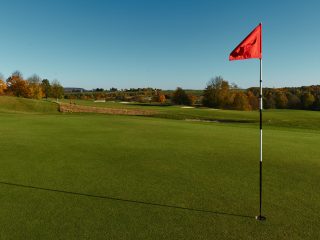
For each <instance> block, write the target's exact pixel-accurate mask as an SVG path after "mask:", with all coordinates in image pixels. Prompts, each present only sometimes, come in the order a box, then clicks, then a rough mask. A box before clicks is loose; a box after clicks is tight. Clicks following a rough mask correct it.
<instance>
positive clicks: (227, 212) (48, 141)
mask: <svg viewBox="0 0 320 240" xmlns="http://www.w3.org/2000/svg"><path fill="white" fill-rule="evenodd" d="M2 109H3V107H2ZM183 110H187V109H183ZM193 110H194V111H197V110H200V109H193ZM177 111H178V109H177ZM179 111H180V110H179ZM187 111H188V110H187ZM211 111H212V112H214V113H212V114H217V113H216V112H217V111H214V110H211ZM223 112H224V113H225V118H226V119H227V118H230V115H231V116H233V118H234V119H235V118H236V117H235V116H236V115H237V114H239V119H241V117H240V116H241V114H243V116H246V117H245V119H247V118H248V119H251V118H252V119H256V116H255V115H256V114H257V113H256V112H255V113H254V112H252V113H251V112H247V113H243V112H236V111H234V112H228V111H221V112H220V111H219V113H218V114H220V116H221V117H223ZM210 114H211V113H210ZM214 116H217V115H214ZM293 117H294V119H292V118H293ZM282 118H283V119H289V120H290V121H291V122H290V124H291V123H292V124H293V125H292V126H290V124H282V123H281V120H282ZM317 118H318V113H317V112H304V111H272V112H270V119H271V120H272V122H275V123H277V124H274V125H271V126H266V129H265V131H264V149H265V152H264V153H265V155H264V192H263V193H264V201H263V204H264V207H263V211H264V213H265V215H266V216H267V221H266V222H257V221H255V220H254V216H255V215H256V214H257V213H258V203H259V196H258V190H259V188H258V187H259V185H258V179H259V175H258V174H259V172H258V169H259V168H258V167H259V162H258V160H259V144H258V139H259V132H258V127H257V125H256V124H254V123H250V124H243V123H236V122H233V123H232V124H228V123H207V122H188V121H180V120H173V119H163V118H147V117H129V116H112V115H98V114H58V113H57V114H52V113H51V112H50V114H45V113H44V114H25V113H24V114H21V113H12V112H5V111H3V112H2V113H0V119H1V125H0V146H1V150H2V151H1V152H2V154H1V158H0V163H1V168H0V176H1V179H0V182H1V183H0V194H1V195H0V196H1V197H0V204H1V208H0V225H1V228H0V239H317V238H318V236H319V235H320V230H319V228H318V226H319V225H320V219H319V216H318V214H319V212H320V193H319V190H318V188H319V187H318V183H319V180H320V172H319V167H320V160H319V156H320V148H319V147H318V145H319V141H320V132H319V131H318V129H319V125H320V124H319V122H317V121H316V120H313V119H317ZM303 119H305V122H303ZM294 121H295V122H296V123H297V122H300V125H299V124H298V125H297V126H296V125H295V124H294ZM309 121H312V124H314V128H311V125H312V124H311V123H309ZM284 122H285V121H284ZM280 123H281V124H280ZM4 183H14V184H22V185H25V186H33V187H38V188H46V189H52V190H60V191H66V192H70V193H69V194H68V193H65V192H64V193H63V192H57V191H47V190H43V189H37V188H26V187H19V186H13V185H8V184H4ZM71 192H73V193H83V194H87V195H79V194H71ZM88 195H93V196H101V197H104V198H97V197H90V196H88ZM110 198H118V199H122V200H133V202H130V201H120V200H115V199H113V200H112V199H110ZM134 201H138V202H144V203H145V204H142V203H137V202H134ZM148 203H150V204H148ZM152 204H160V205H167V206H159V205H152ZM169 206H177V207H182V208H188V209H190V210H188V209H181V208H174V207H169ZM191 209H199V210H204V211H194V210H191Z"/></svg>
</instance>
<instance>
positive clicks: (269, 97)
mask: <svg viewBox="0 0 320 240" xmlns="http://www.w3.org/2000/svg"><path fill="white" fill-rule="evenodd" d="M263 106H264V108H265V109H270V108H275V107H276V102H275V100H274V98H273V94H272V92H268V93H267V94H266V96H265V98H263Z"/></svg>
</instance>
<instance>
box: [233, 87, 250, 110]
mask: <svg viewBox="0 0 320 240" xmlns="http://www.w3.org/2000/svg"><path fill="white" fill-rule="evenodd" d="M233 106H234V109H236V110H246V111H248V110H251V106H250V104H249V100H248V96H247V95H246V94H245V93H244V92H241V91H238V92H237V93H236V94H235V97H234V102H233Z"/></svg>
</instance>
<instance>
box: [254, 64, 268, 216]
mask: <svg viewBox="0 0 320 240" xmlns="http://www.w3.org/2000/svg"><path fill="white" fill-rule="evenodd" d="M259 100H260V109H259V112H260V209H259V216H256V219H257V220H259V221H264V220H266V218H265V217H264V216H262V214H261V211H262V109H263V98H262V59H261V58H260V95H259Z"/></svg>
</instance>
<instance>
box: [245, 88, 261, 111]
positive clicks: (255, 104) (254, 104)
mask: <svg viewBox="0 0 320 240" xmlns="http://www.w3.org/2000/svg"><path fill="white" fill-rule="evenodd" d="M247 96H248V101H249V104H250V106H251V109H252V110H257V109H259V99H258V97H257V96H255V95H254V93H253V92H252V91H250V90H249V91H248V93H247Z"/></svg>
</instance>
